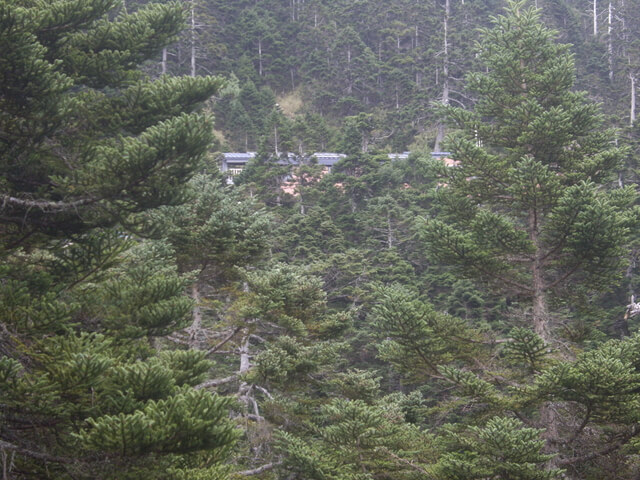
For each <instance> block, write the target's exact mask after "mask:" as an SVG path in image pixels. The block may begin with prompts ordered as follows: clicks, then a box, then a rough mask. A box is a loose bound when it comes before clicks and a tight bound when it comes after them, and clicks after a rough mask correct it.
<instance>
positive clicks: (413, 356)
mask: <svg viewBox="0 0 640 480" xmlns="http://www.w3.org/2000/svg"><path fill="white" fill-rule="evenodd" d="M414 297H415V294H413V293H412V292H410V291H407V290H406V289H405V288H403V287H401V286H400V285H394V286H392V287H387V288H384V289H380V290H379V291H378V294H377V298H378V303H377V304H376V305H375V307H374V308H373V311H372V315H373V322H372V325H373V326H374V328H375V331H376V335H377V336H378V338H380V339H382V342H381V343H380V345H379V346H378V351H379V355H380V357H381V358H382V359H384V360H387V361H389V362H391V363H392V364H394V365H395V366H396V367H397V368H399V369H400V371H402V372H404V373H406V374H408V375H409V376H410V377H412V378H413V377H415V378H421V379H424V378H429V376H433V375H436V374H438V371H439V368H440V366H441V365H444V364H447V363H450V362H453V361H454V360H455V361H465V360H466V361H467V362H468V361H470V360H471V359H472V358H473V357H474V355H478V354H479V353H480V352H481V350H480V349H479V348H478V346H477V343H476V342H477V339H480V338H481V336H480V335H479V332H477V331H475V330H474V329H473V328H471V327H470V326H469V325H467V324H466V323H465V322H464V321H462V320H460V319H457V318H455V317H452V316H450V315H448V314H442V313H439V312H436V311H435V310H434V309H433V307H432V306H430V305H429V304H426V303H424V302H421V301H419V300H417V299H415V298H414Z"/></svg>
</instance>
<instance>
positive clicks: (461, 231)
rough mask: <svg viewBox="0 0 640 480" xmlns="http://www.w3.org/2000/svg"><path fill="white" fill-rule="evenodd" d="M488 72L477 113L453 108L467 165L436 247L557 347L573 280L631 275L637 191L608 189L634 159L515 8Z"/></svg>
mask: <svg viewBox="0 0 640 480" xmlns="http://www.w3.org/2000/svg"><path fill="white" fill-rule="evenodd" d="M479 55H480V57H481V60H484V62H485V64H486V66H487V71H486V73H473V74H471V75H469V77H468V84H469V89H470V90H471V91H472V92H473V93H474V94H475V95H476V96H477V98H478V101H477V102H476V105H475V107H474V110H472V111H468V110H464V109H461V108H454V107H451V108H449V109H448V113H449V115H450V118H451V120H452V122H453V123H454V125H455V126H456V127H457V128H458V129H459V132H458V134H457V135H455V136H454V137H453V138H451V140H450V147H451V151H452V157H453V158H454V159H455V160H457V161H458V162H460V165H459V166H457V167H455V168H448V169H445V170H446V171H445V175H446V182H447V188H443V189H441V190H440V192H441V195H440V198H439V200H440V203H441V206H442V215H441V218H443V219H444V220H434V221H431V222H428V223H427V224H426V225H425V226H424V229H423V233H424V240H425V242H426V245H427V248H428V250H430V252H431V253H432V254H433V255H434V256H435V257H437V258H439V259H440V260H442V261H444V262H445V263H449V264H453V265H457V266H458V267H459V268H460V271H461V272H462V273H463V274H465V275H468V276H470V277H474V278H480V279H482V280H484V281H486V282H487V283H489V284H492V285H494V286H497V287H499V288H500V289H502V291H503V292H505V293H506V294H508V295H511V296H512V297H514V298H518V297H519V298H522V299H526V300H527V301H528V302H529V305H530V319H531V320H530V326H531V327H532V328H533V329H534V330H535V332H536V333H537V334H539V335H540V336H541V337H542V338H543V339H544V340H545V341H547V342H552V341H553V338H554V333H553V329H554V324H555V321H556V320H557V319H555V318H554V315H552V314H551V312H550V310H549V305H550V302H551V301H552V299H553V295H554V294H556V293H559V292H561V291H563V289H565V288H566V287H567V285H568V282H571V283H572V287H573V289H575V290H577V289H578V288H577V286H578V285H582V286H584V287H585V288H589V287H591V288H593V287H596V288H608V287H609V286H610V285H611V282H612V277H613V276H615V275H616V274H617V273H618V272H619V269H620V254H621V246H622V245H623V244H624V242H625V235H626V233H627V230H626V226H625V225H626V224H625V220H627V217H626V216H625V210H624V209H625V207H627V206H628V205H629V204H630V202H631V201H632V200H633V198H634V195H633V192H632V190H631V189H628V188H627V189H617V190H613V191H607V190H606V189H603V188H602V187H603V186H605V185H606V183H607V181H610V180H611V176H612V174H613V173H615V169H616V168H617V166H618V163H619V162H620V160H621V157H622V155H623V154H624V151H623V150H621V149H620V148H617V147H616V146H615V145H614V142H613V140H614V136H613V133H612V132H611V131H608V130H606V129H603V128H602V123H603V118H602V115H600V114H599V113H598V107H597V105H595V104H593V103H591V102H589V101H588V100H587V98H586V93H585V92H575V91H573V90H572V87H573V82H574V67H573V57H572V55H571V53H570V52H569V50H568V46H567V45H562V44H557V43H555V41H554V33H553V32H552V31H551V30H549V29H548V28H546V27H545V26H543V25H542V24H540V23H539V12H538V11H537V10H535V9H531V8H526V7H525V5H524V3H523V2H511V3H510V6H509V8H508V13H507V15H505V16H500V17H498V18H497V19H496V20H495V26H494V28H493V29H491V30H486V31H484V33H483V40H482V42H481V44H480V54H479Z"/></svg>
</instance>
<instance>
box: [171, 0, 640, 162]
mask: <svg viewBox="0 0 640 480" xmlns="http://www.w3.org/2000/svg"><path fill="white" fill-rule="evenodd" d="M535 3H536V5H535V6H536V7H539V8H540V9H541V14H542V17H543V20H544V21H545V23H546V24H547V25H548V26H549V27H551V28H555V29H556V30H557V31H558V36H559V39H560V40H561V41H563V42H565V43H571V44H572V45H573V47H572V51H573V53H574V55H575V58H576V67H577V73H578V81H577V85H578V86H579V88H582V89H586V90H587V91H589V94H590V95H591V97H592V98H593V99H594V100H596V101H599V102H601V103H602V104H603V106H604V109H605V112H606V113H608V114H611V115H612V121H613V122H614V123H616V124H617V125H620V126H626V125H629V124H630V121H631V118H633V117H635V113H634V112H632V111H631V110H632V108H631V96H632V91H633V90H634V89H635V84H636V76H637V74H638V73H637V69H638V60H639V55H640V52H639V51H638V46H637V38H638V35H639V32H638V28H639V27H638V20H637V11H638V5H637V4H636V2H635V1H634V0H611V1H609V2H606V1H604V0H595V1H588V2H585V1H583V0H538V1H537V2H535ZM503 5H504V2H502V1H499V0H495V1H494V0H492V1H487V0H465V1H462V0H428V1H424V2H414V1H408V0H407V1H403V0H394V1H376V0H366V1H364V0H363V1H357V2H353V1H340V0H331V1H323V0H286V1H285V0H264V1H260V2H252V1H246V2H244V1H235V2H232V3H230V2H226V1H219V2H218V1H215V0H207V1H200V0H193V1H192V2H190V3H189V8H190V9H191V11H192V13H193V22H194V23H193V25H194V28H193V30H191V31H187V32H185V36H184V39H183V41H181V42H180V43H179V44H177V45H176V46H174V47H172V48H169V49H168V52H169V55H168V56H167V59H168V60H167V66H166V68H167V69H168V71H170V72H176V73H190V71H191V69H192V68H195V70H194V71H195V72H196V73H198V74H205V73H210V72H214V73H216V74H224V75H231V74H233V75H234V76H235V77H236V78H237V79H238V80H239V83H238V87H237V88H239V89H240V95H239V96H237V97H225V98H223V99H222V100H221V101H220V102H219V104H218V107H217V108H216V111H217V114H218V128H219V129H220V130H222V131H223V132H224V134H225V139H226V142H225V144H226V147H227V148H228V149H230V150H237V149H249V150H256V149H258V148H259V147H260V146H261V145H262V144H264V143H265V142H266V145H263V146H264V147H265V148H267V149H270V151H273V143H274V139H273V138H272V137H273V130H274V127H277V128H278V130H279V134H280V142H281V143H283V144H284V147H282V148H280V151H283V150H287V149H289V150H292V151H296V152H297V151H299V150H300V149H302V150H303V151H308V152H310V151H323V150H335V149H340V147H341V146H343V143H344V141H345V139H344V137H345V135H347V133H346V132H345V130H349V129H350V128H351V129H356V130H357V129H358V127H354V126H353V125H352V124H353V123H354V122H353V121H349V120H347V119H346V117H350V116H356V115H358V114H361V113H363V112H365V113H367V114H371V117H370V119H369V121H368V125H367V127H366V128H367V129H368V130H369V131H368V132H367V133H368V135H369V136H370V137H371V139H372V141H371V142H370V144H371V146H374V145H375V146H378V147H386V148H388V149H390V150H391V151H404V150H408V149H410V147H413V149H415V147H418V146H426V145H428V146H429V148H432V147H434V144H435V141H436V140H438V143H439V145H438V147H440V144H441V141H442V139H443V136H442V131H441V130H440V129H439V118H438V117H437V115H436V112H435V111H434V105H435V104H436V103H451V104H452V105H457V106H461V105H464V106H470V105H472V104H473V101H474V98H473V97H472V96H469V94H468V92H465V90H464V82H463V78H464V75H465V74H466V73H468V72H469V71H471V70H474V69H475V68H477V64H476V62H475V60H476V57H475V42H476V40H477V38H478V36H477V29H478V28H482V27H486V26H488V25H489V23H490V19H491V17H492V16H495V15H496V14H499V13H500V9H501V8H502V7H503ZM192 48H193V50H192ZM192 53H193V63H192V61H191V56H192V55H191V54H192ZM254 87H255V88H254ZM276 103H279V104H280V105H279V106H280V108H277V107H275V104H276ZM283 112H284V113H285V115H284V116H283V115H282V113H283ZM361 129H362V128H361ZM327 130H328V131H327ZM438 149H439V148H434V150H438Z"/></svg>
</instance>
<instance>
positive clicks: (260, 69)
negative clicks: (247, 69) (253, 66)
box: [258, 38, 262, 76]
mask: <svg viewBox="0 0 640 480" xmlns="http://www.w3.org/2000/svg"><path fill="white" fill-rule="evenodd" d="M258 74H259V75H260V76H262V39H261V38H259V39H258Z"/></svg>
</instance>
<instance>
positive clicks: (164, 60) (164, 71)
mask: <svg viewBox="0 0 640 480" xmlns="http://www.w3.org/2000/svg"><path fill="white" fill-rule="evenodd" d="M161 68H162V75H166V74H167V47H164V48H163V49H162V64H161Z"/></svg>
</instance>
